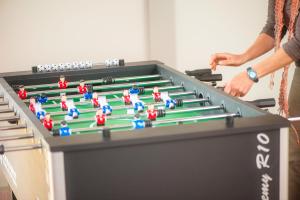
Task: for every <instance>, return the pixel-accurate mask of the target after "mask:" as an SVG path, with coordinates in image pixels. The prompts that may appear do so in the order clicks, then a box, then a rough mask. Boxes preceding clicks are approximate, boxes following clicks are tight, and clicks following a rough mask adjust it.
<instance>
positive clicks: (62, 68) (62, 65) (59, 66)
mask: <svg viewBox="0 0 300 200" xmlns="http://www.w3.org/2000/svg"><path fill="white" fill-rule="evenodd" d="M58 69H59V70H60V71H64V70H65V65H64V64H62V63H59V64H58Z"/></svg>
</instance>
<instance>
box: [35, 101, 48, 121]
mask: <svg viewBox="0 0 300 200" xmlns="http://www.w3.org/2000/svg"><path fill="white" fill-rule="evenodd" d="M35 114H36V117H37V118H38V119H39V120H41V121H43V120H44V118H45V116H46V111H45V110H43V109H42V104H41V103H36V104H35Z"/></svg>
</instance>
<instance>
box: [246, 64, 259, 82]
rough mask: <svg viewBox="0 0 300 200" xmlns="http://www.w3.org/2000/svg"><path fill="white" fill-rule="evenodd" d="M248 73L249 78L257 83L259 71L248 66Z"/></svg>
mask: <svg viewBox="0 0 300 200" xmlns="http://www.w3.org/2000/svg"><path fill="white" fill-rule="evenodd" d="M247 75H248V78H249V79H250V80H252V81H253V82H254V83H257V82H258V80H259V78H258V74H257V72H256V71H255V69H253V68H252V67H248V68H247Z"/></svg>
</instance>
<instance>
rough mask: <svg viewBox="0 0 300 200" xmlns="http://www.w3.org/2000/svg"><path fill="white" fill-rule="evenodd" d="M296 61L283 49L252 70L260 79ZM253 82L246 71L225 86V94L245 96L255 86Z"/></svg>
mask: <svg viewBox="0 0 300 200" xmlns="http://www.w3.org/2000/svg"><path fill="white" fill-rule="evenodd" d="M293 61H294V60H293V58H292V57H291V56H289V55H288V54H287V53H286V52H285V50H284V49H283V48H280V49H279V50H278V51H277V52H276V53H275V54H273V55H271V56H270V57H268V58H266V59H264V60H263V61H261V62H259V63H257V64H256V65H254V66H253V67H252V68H253V70H254V71H256V73H257V76H258V79H261V78H262V77H264V76H266V75H267V74H270V73H272V72H274V71H276V70H278V69H280V68H282V67H284V66H286V65H288V64H290V63H292V62H293ZM253 83H254V82H253V81H252V80H251V79H249V77H248V74H247V72H246V71H244V72H242V73H240V74H238V75H237V76H235V77H234V78H233V79H232V80H231V81H229V82H228V83H227V84H226V86H225V90H224V91H225V92H226V93H228V94H230V95H232V96H240V97H243V96H245V95H246V94H247V93H248V92H249V90H250V89H251V87H252V85H253Z"/></svg>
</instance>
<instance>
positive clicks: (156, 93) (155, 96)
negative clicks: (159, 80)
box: [152, 87, 161, 102]
mask: <svg viewBox="0 0 300 200" xmlns="http://www.w3.org/2000/svg"><path fill="white" fill-rule="evenodd" d="M152 96H153V99H154V101H155V102H160V101H161V94H160V92H159V90H158V87H154V88H153V93H152Z"/></svg>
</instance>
